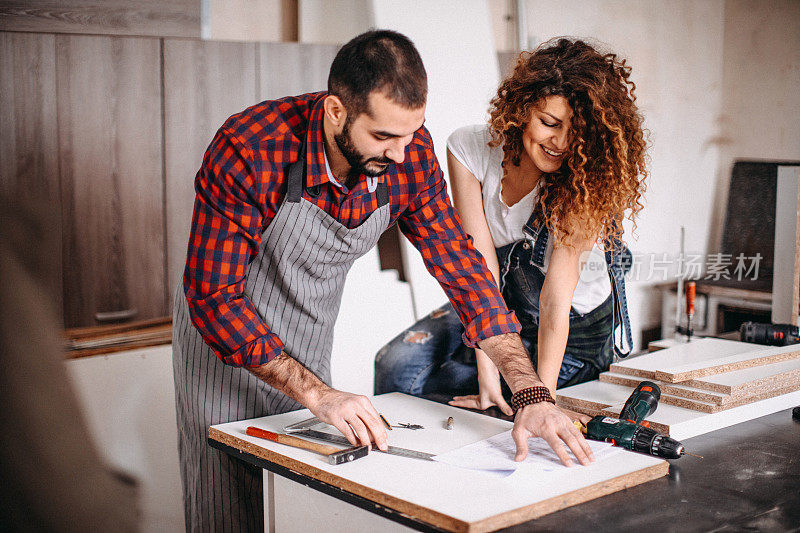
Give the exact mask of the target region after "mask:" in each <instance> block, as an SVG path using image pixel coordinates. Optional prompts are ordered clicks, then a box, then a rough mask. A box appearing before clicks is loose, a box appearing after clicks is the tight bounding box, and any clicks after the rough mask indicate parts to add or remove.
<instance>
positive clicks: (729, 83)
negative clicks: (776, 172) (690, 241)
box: [709, 0, 800, 249]
mask: <svg viewBox="0 0 800 533" xmlns="http://www.w3.org/2000/svg"><path fill="white" fill-rule="evenodd" d="M724 17H725V38H724V56H723V76H722V103H723V105H722V110H721V113H720V115H719V119H718V120H719V124H720V142H719V144H720V146H721V156H720V163H719V168H718V172H717V191H716V197H715V199H716V208H715V210H714V217H713V218H712V228H713V230H712V233H711V235H710V241H709V248H711V249H715V248H716V247H717V246H718V244H719V241H720V238H721V229H722V224H723V223H724V220H725V218H724V217H725V207H726V204H727V199H728V194H727V193H728V186H729V183H730V176H731V170H732V168H733V162H734V159H737V158H738V159H771V160H794V161H800V2H798V1H796V0H727V1H726V2H725V16H724Z"/></svg>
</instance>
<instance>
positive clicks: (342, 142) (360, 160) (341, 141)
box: [333, 120, 392, 179]
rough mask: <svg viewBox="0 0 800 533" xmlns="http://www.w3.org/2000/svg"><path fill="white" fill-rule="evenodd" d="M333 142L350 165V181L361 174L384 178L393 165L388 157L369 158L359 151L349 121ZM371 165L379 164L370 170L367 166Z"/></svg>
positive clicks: (334, 137)
mask: <svg viewBox="0 0 800 533" xmlns="http://www.w3.org/2000/svg"><path fill="white" fill-rule="evenodd" d="M333 140H334V141H336V146H338V147H339V151H340V152H342V155H343V156H344V158H345V159H346V160H347V163H348V164H349V165H350V172H348V178H349V179H354V178H357V177H358V176H360V175H361V174H364V175H365V176H369V177H372V178H375V177H378V176H382V175H384V174H385V173H386V170H387V168H388V167H389V165H390V164H392V160H391V159H389V158H387V157H370V158H367V157H365V156H364V154H362V153H361V152H359V151H358V149H357V148H356V147H355V144H353V140H352V139H351V138H350V121H349V120H346V121H345V123H344V128H342V133H339V134H336V135H334V136H333ZM370 163H375V164H377V168H375V167H373V168H368V167H367V165H369V164H370Z"/></svg>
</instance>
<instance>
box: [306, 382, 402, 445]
mask: <svg viewBox="0 0 800 533" xmlns="http://www.w3.org/2000/svg"><path fill="white" fill-rule="evenodd" d="M307 407H308V408H309V410H310V411H311V412H312V413H314V416H316V417H317V418H319V419H320V420H322V421H323V422H325V423H327V424H330V425H332V426H334V427H336V429H338V430H339V431H341V432H342V435H344V436H345V437H347V440H349V441H350V444H352V445H353V446H359V445H361V446H365V445H370V443H372V441H375V444H377V446H378V448H379V449H381V450H383V451H386V450H387V447H388V444H387V436H386V426H384V425H383V422H382V421H381V419H380V417H379V416H378V412H377V411H376V410H375V407H373V405H372V403H371V402H370V401H369V399H368V398H367V397H366V396H359V395H356V394H350V393H349V392H343V391H339V390H336V389H332V388H329V387H328V388H327V390H323V391H321V392H320V393H319V395H318V397H317V398H316V399H315V401H314V402H312V404H311V405H308V406H307Z"/></svg>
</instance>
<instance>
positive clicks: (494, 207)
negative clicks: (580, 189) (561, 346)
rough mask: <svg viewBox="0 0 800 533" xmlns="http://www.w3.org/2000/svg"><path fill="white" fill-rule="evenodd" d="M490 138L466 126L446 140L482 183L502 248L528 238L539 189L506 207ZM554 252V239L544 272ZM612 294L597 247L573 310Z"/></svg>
mask: <svg viewBox="0 0 800 533" xmlns="http://www.w3.org/2000/svg"><path fill="white" fill-rule="evenodd" d="M491 138H492V137H491V133H490V131H489V126H488V125H473V126H464V127H463V128H459V129H457V130H456V131H454V132H453V133H452V134H451V135H450V137H449V138H448V139H447V148H448V149H449V150H450V152H451V153H452V154H453V155H454V156H455V158H456V159H458V161H459V162H460V163H461V164H462V165H464V166H465V167H466V168H467V170H469V171H470V172H471V173H472V175H473V176H475V178H476V179H477V180H478V181H479V182H480V183H481V192H482V194H483V211H484V213H485V214H486V222H487V223H488V225H489V232H490V233H491V234H492V240H493V241H494V245H495V246H496V247H498V248H499V247H501V246H505V245H507V244H511V243H512V242H515V241H519V240H522V239H524V238H525V233H524V232H523V231H522V227H523V226H524V225H525V223H526V222H527V221H528V218H530V216H531V213H532V212H533V207H534V205H535V202H536V200H537V197H538V192H539V187H538V186H536V187H534V189H533V190H532V191H531V192H530V193H528V194H527V195H526V196H525V197H524V198H522V199H521V200H520V201H519V202H517V203H515V204H514V205H512V206H511V207H509V206H507V205H506V203H505V202H504V201H503V197H502V195H501V194H500V187H501V180H502V178H503V169H502V162H503V147H502V146H496V147H494V148H490V147H489V145H488V143H489V141H490V140H491ZM552 253H553V240H552V238H551V239H549V240H548V243H547V249H546V251H545V257H544V268H543V269H542V271H543V272H545V273H546V272H547V266H548V265H549V263H550V256H551V255H552ZM609 294H611V281H610V280H609V278H608V273H607V271H606V266H605V256H604V255H603V251H602V250H601V249H600V248H599V247H598V246H597V244H595V246H594V249H593V250H592V252H591V254H590V255H589V260H588V261H587V263H586V266H585V267H584V269H583V272H581V276H580V278H579V279H578V284H577V286H576V287H575V293H574V295H573V297H572V307H574V308H575V310H576V311H577V312H579V313H581V314H583V313H588V312H589V311H592V310H594V309H596V308H597V306H599V305H600V304H602V303H603V302H604V301H605V300H606V298H608V296H609Z"/></svg>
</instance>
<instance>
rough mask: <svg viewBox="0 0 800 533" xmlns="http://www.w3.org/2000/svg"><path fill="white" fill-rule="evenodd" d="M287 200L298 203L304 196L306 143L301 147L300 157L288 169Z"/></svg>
mask: <svg viewBox="0 0 800 533" xmlns="http://www.w3.org/2000/svg"><path fill="white" fill-rule="evenodd" d="M286 174H287V177H286V201H287V202H291V203H294V204H296V203H298V202H299V201H300V198H301V197H302V196H303V188H304V186H305V183H304V182H305V178H306V145H305V144H303V147H302V148H300V157H298V158H297V161H295V162H294V163H292V164H291V165H289V168H288V169H287V170H286Z"/></svg>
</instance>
